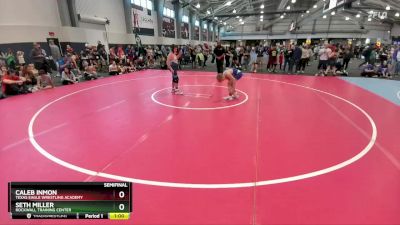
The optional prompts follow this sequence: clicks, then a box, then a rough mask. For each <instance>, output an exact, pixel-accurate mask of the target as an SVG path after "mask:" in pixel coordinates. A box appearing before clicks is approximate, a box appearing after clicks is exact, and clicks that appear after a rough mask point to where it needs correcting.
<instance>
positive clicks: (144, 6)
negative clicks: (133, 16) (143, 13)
mask: <svg viewBox="0 0 400 225" xmlns="http://www.w3.org/2000/svg"><path fill="white" fill-rule="evenodd" d="M140 6H142V7H143V8H147V2H146V0H140Z"/></svg>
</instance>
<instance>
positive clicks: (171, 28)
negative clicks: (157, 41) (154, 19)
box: [162, 16, 175, 38]
mask: <svg viewBox="0 0 400 225" xmlns="http://www.w3.org/2000/svg"><path fill="white" fill-rule="evenodd" d="M162 36H163V37H168V38H175V20H174V19H171V18H169V17H165V16H163V23H162Z"/></svg>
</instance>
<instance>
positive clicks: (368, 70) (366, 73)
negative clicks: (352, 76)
mask: <svg viewBox="0 0 400 225" xmlns="http://www.w3.org/2000/svg"><path fill="white" fill-rule="evenodd" d="M361 76H363V77H374V76H377V73H376V72H375V67H374V65H372V64H369V63H367V64H366V65H365V66H364V68H363V71H362V72H361Z"/></svg>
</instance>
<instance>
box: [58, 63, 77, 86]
mask: <svg viewBox="0 0 400 225" xmlns="http://www.w3.org/2000/svg"><path fill="white" fill-rule="evenodd" d="M61 83H62V84H63V85H69V84H76V83H78V79H77V78H76V77H75V74H74V73H73V72H72V71H71V68H70V67H65V68H64V71H63V72H62V74H61Z"/></svg>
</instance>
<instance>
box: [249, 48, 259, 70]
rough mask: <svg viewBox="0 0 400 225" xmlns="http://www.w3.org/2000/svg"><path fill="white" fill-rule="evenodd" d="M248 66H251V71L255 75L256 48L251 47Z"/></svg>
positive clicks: (256, 65)
mask: <svg viewBox="0 0 400 225" xmlns="http://www.w3.org/2000/svg"><path fill="white" fill-rule="evenodd" d="M250 65H251V71H252V72H253V73H257V67H258V64H257V52H256V48H255V47H252V48H251V51H250Z"/></svg>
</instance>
